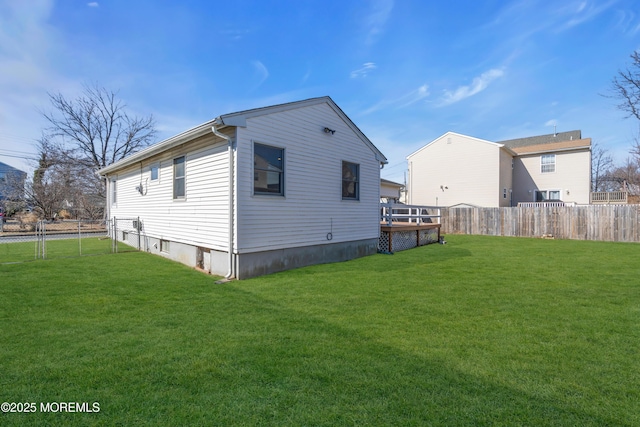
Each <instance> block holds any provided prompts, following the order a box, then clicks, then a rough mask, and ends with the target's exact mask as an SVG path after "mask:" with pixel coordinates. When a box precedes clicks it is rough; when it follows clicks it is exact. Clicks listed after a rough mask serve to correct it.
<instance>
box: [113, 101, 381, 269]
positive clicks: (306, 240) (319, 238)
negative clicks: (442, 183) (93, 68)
mask: <svg viewBox="0 0 640 427" xmlns="http://www.w3.org/2000/svg"><path fill="white" fill-rule="evenodd" d="M385 163H387V159H386V158H385V156H384V155H383V154H382V153H381V152H380V151H379V150H378V149H377V148H376V147H375V146H374V145H373V144H372V142H371V141H370V140H369V139H368V138H367V137H366V136H365V135H364V134H363V133H362V132H361V131H360V129H358V127H357V126H356V125H355V124H354V123H353V122H352V121H351V120H350V119H349V118H348V117H347V116H346V114H344V112H343V111H342V110H341V109H340V108H339V107H338V106H337V105H336V104H335V103H334V102H333V100H332V99H331V98H329V97H321V98H312V99H307V100H303V101H298V102H291V103H287V104H281V105H274V106H269V107H264V108H257V109H253V110H247V111H241V112H237V113H231V114H224V115H221V116H219V117H217V118H215V119H213V120H211V121H209V122H207V123H204V124H202V125H200V126H197V127H195V128H193V129H190V130H187V131H185V132H183V133H181V134H179V135H176V136H174V137H172V138H169V139H167V140H165V141H162V142H159V143H157V144H155V145H153V146H150V147H148V148H147V149H145V150H143V151H140V152H138V153H136V154H134V155H131V156H129V157H127V158H125V159H123V160H121V161H119V162H117V163H114V164H112V165H110V166H107V167H106V168H104V169H102V170H101V171H100V173H101V175H103V176H105V177H106V178H107V183H108V194H109V196H108V202H107V205H108V212H109V217H111V218H113V217H116V218H123V217H139V218H140V223H141V226H142V230H141V237H142V240H143V241H144V246H145V249H146V250H148V251H149V252H152V253H156V254H159V255H163V256H166V257H168V258H171V259H174V260H178V261H181V262H183V263H185V264H187V265H192V266H198V267H200V268H202V269H204V270H205V271H208V272H210V273H212V274H218V275H225V276H226V277H227V278H233V277H234V278H238V279H243V278H248V277H253V276H257V275H261V274H266V273H271V272H276V271H281V270H286V269H290V268H296V267H300V266H305V265H311V264H317V263H325V262H335V261H342V260H348V259H352V258H356V257H360V256H365V255H369V254H372V253H375V252H376V250H377V245H378V237H379V233H380V230H379V227H380V225H379V216H378V215H379V212H378V207H379V200H380V169H381V167H382V166H383V165H384V164H385Z"/></svg>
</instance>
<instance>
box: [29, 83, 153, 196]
mask: <svg viewBox="0 0 640 427" xmlns="http://www.w3.org/2000/svg"><path fill="white" fill-rule="evenodd" d="M116 95H117V94H116V93H115V92H112V91H108V90H107V89H104V88H102V87H100V86H98V85H93V86H88V85H85V87H84V90H83V93H82V95H81V96H80V97H79V98H77V99H75V100H69V99H67V98H66V97H65V96H63V95H62V94H60V93H58V94H49V100H50V101H51V104H52V106H53V110H54V111H53V112H52V113H46V112H43V113H42V114H43V116H44V117H45V118H46V119H47V120H48V121H49V124H50V125H51V126H50V127H49V128H48V129H46V130H45V132H44V135H43V138H42V140H41V152H46V153H48V155H49V156H50V157H51V159H52V160H53V161H54V163H55V164H56V165H66V169H68V170H75V175H76V176H77V177H81V176H84V179H87V180H88V181H87V182H82V187H83V190H85V191H86V190H89V189H92V191H91V193H92V194H85V195H86V196H91V197H90V198H94V197H93V196H97V197H99V198H100V199H101V200H102V202H103V201H104V197H105V184H104V182H103V181H102V180H101V179H100V178H99V177H98V176H97V175H96V172H97V171H98V170H99V169H101V168H103V167H105V166H108V165H110V164H111V163H114V162H116V161H118V160H120V159H122V158H124V157H126V156H128V155H130V154H132V153H134V152H136V151H139V150H140V149H142V148H144V147H146V146H147V145H149V144H150V143H151V141H152V140H153V138H154V137H155V134H156V130H155V124H154V120H153V117H152V116H148V117H142V118H139V117H132V116H130V115H129V114H127V112H126V111H125V107H126V105H125V104H124V103H123V102H122V101H120V100H119V99H118V98H117V97H116ZM80 169H81V170H80ZM58 172H60V170H58ZM79 182H80V181H79ZM87 200H88V199H87Z"/></svg>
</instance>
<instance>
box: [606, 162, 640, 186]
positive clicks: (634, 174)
mask: <svg viewBox="0 0 640 427" xmlns="http://www.w3.org/2000/svg"><path fill="white" fill-rule="evenodd" d="M608 180H609V181H610V182H611V183H615V185H616V186H617V188H615V189H614V190H624V191H628V192H629V194H632V195H638V194H640V164H639V163H638V161H637V160H636V159H632V158H627V161H626V163H625V164H624V165H622V166H619V167H617V168H614V169H612V170H611V172H610V173H609V175H608Z"/></svg>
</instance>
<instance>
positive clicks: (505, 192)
mask: <svg viewBox="0 0 640 427" xmlns="http://www.w3.org/2000/svg"><path fill="white" fill-rule="evenodd" d="M502 198H503V199H506V198H507V189H506V188H503V189H502Z"/></svg>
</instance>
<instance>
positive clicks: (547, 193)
mask: <svg viewBox="0 0 640 427" xmlns="http://www.w3.org/2000/svg"><path fill="white" fill-rule="evenodd" d="M547 200H560V190H536V202H544V201H547Z"/></svg>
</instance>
